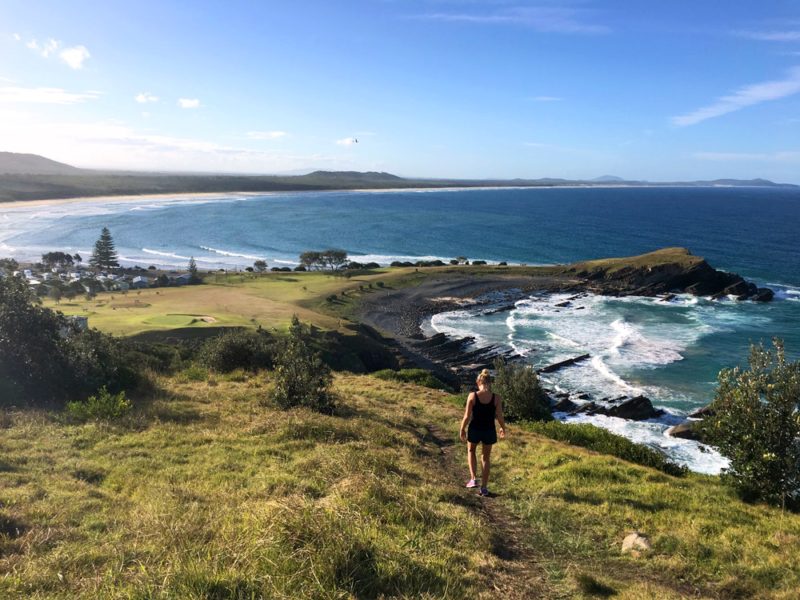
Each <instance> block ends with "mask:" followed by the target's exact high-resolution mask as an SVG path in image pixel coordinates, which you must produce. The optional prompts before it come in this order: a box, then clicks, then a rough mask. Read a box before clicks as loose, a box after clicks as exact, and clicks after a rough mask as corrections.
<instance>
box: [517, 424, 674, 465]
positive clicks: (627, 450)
mask: <svg viewBox="0 0 800 600" xmlns="http://www.w3.org/2000/svg"><path fill="white" fill-rule="evenodd" d="M522 426H523V427H524V428H525V429H527V430H528V431H532V432H534V433H538V434H539V435H543V436H545V437H549V438H551V439H554V440H557V441H559V442H565V443H567V444H572V445H573V446H580V447H582V448H588V449H589V450H593V451H595V452H600V453H602V454H610V455H611V456H616V457H617V458H621V459H622V460H627V461H628V462H632V463H636V464H638V465H643V466H645V467H652V468H653V469H658V470H659V471H663V472H664V473H667V474H669V475H674V476H676V477H682V476H683V475H685V474H686V473H687V472H688V469H687V468H686V467H684V466H681V465H677V464H675V463H673V462H671V461H670V460H668V459H667V457H666V456H664V455H663V454H662V453H661V452H658V451H657V450H654V449H652V448H649V447H647V446H645V445H644V444H637V443H635V442H632V441H630V440H629V439H628V438H625V437H622V436H621V435H617V434H615V433H611V432H610V431H606V430H605V429H601V428H600V427H596V426H594V425H590V424H588V423H575V424H567V423H562V422H561V421H548V422H546V423H544V422H539V423H525V424H523V425H522Z"/></svg>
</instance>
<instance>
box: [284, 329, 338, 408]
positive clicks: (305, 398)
mask: <svg viewBox="0 0 800 600" xmlns="http://www.w3.org/2000/svg"><path fill="white" fill-rule="evenodd" d="M309 337H310V332H309V330H308V328H307V327H306V326H304V325H303V324H302V323H300V320H299V319H298V318H297V315H295V316H293V317H292V323H291V325H290V326H289V335H288V336H287V337H286V339H284V340H282V342H281V344H280V347H279V351H278V352H277V354H276V356H275V371H274V374H273V381H274V384H275V387H274V390H273V392H272V398H273V399H274V401H275V403H276V404H277V405H278V406H279V407H280V408H283V409H288V408H293V407H300V406H302V407H306V408H310V409H312V410H316V411H318V412H321V413H326V414H330V413H332V412H333V410H334V408H335V405H334V398H333V395H332V393H331V391H330V386H331V383H332V376H331V372H330V369H329V368H328V366H327V365H326V364H325V363H324V362H323V361H322V358H321V357H320V355H319V353H318V352H315V351H314V350H313V349H312V347H311V345H310V341H309Z"/></svg>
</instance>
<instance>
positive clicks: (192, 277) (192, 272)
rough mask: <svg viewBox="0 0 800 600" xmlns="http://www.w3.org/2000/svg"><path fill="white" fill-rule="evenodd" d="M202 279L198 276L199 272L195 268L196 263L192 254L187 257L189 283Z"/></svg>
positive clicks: (198, 281) (199, 281)
mask: <svg viewBox="0 0 800 600" xmlns="http://www.w3.org/2000/svg"><path fill="white" fill-rule="evenodd" d="M202 281H203V279H202V278H201V277H200V273H199V271H198V270H197V263H196V262H195V260H194V256H192V257H191V258H190V259H189V283H190V284H195V283H201V282H202Z"/></svg>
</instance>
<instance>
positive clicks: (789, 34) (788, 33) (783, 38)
mask: <svg viewBox="0 0 800 600" xmlns="http://www.w3.org/2000/svg"><path fill="white" fill-rule="evenodd" d="M735 33H736V35H738V36H741V37H746V38H749V39H751V40H760V41H764V42H798V41H800V29H794V30H784V31H737V32H735Z"/></svg>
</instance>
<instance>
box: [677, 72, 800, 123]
mask: <svg viewBox="0 0 800 600" xmlns="http://www.w3.org/2000/svg"><path fill="white" fill-rule="evenodd" d="M798 92H800V67H794V68H793V69H790V70H789V72H788V73H787V76H786V78H785V79H780V80H777V81H765V82H763V83H755V84H753V85H748V86H745V87H743V88H740V89H738V90H736V91H735V92H733V93H732V94H730V95H728V96H722V97H721V98H719V99H718V100H717V101H716V102H714V103H713V104H709V105H708V106H704V107H702V108H698V109H697V110H695V111H692V112H690V113H687V114H685V115H679V116H677V117H673V118H672V123H673V124H675V125H677V126H679V127H686V126H687V125H695V124H697V123H700V122H701V121H705V120H706V119H713V118H714V117H720V116H722V115H726V114H728V113H732V112H735V111H737V110H741V109H743V108H746V107H748V106H753V105H755V104H760V103H762V102H767V101H769V100H778V99H780V98H785V97H787V96H792V95H794V94H796V93H798Z"/></svg>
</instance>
